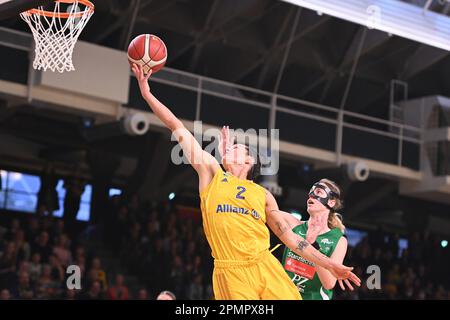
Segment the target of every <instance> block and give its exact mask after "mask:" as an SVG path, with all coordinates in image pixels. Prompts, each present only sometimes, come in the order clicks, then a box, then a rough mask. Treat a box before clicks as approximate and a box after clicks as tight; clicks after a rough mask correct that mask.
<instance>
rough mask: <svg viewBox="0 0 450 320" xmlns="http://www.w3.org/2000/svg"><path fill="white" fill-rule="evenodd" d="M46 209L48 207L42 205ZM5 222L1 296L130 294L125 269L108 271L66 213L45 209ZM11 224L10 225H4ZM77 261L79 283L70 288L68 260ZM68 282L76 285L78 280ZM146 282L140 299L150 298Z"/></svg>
mask: <svg viewBox="0 0 450 320" xmlns="http://www.w3.org/2000/svg"><path fill="white" fill-rule="evenodd" d="M42 211H44V210H42ZM3 222H4V221H3V220H2V224H1V226H0V290H1V291H0V299H1V300H8V299H68V300H69V299H83V300H91V299H129V298H131V297H130V294H129V289H128V287H127V286H126V285H125V283H124V277H123V275H121V274H110V275H107V274H106V272H105V271H104V269H103V267H102V262H101V260H100V259H99V258H98V257H96V256H95V254H94V253H92V252H88V251H87V250H86V248H85V246H83V245H81V244H80V243H79V242H78V241H77V238H78V235H77V234H71V232H67V230H66V227H65V222H64V220H62V219H58V218H53V217H49V216H45V215H43V214H39V211H38V214H37V215H33V216H28V215H27V216H24V217H22V219H16V218H15V219H12V220H10V221H9V223H3ZM5 224H6V225H5ZM69 265H77V266H78V267H79V270H78V271H79V274H80V283H79V284H80V287H79V288H75V290H71V289H68V286H67V280H68V277H70V276H71V275H72V274H75V272H72V273H66V270H67V266H69ZM69 283H71V284H73V285H76V281H70V279H69ZM148 297H149V296H148V292H147V291H146V289H145V288H142V289H141V290H139V291H138V293H137V295H136V296H135V297H132V298H135V299H148Z"/></svg>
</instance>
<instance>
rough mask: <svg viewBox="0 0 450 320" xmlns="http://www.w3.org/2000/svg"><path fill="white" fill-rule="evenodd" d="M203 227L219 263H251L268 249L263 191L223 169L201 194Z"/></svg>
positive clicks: (264, 195) (268, 238)
mask: <svg viewBox="0 0 450 320" xmlns="http://www.w3.org/2000/svg"><path fill="white" fill-rule="evenodd" d="M200 200H201V210H202V217H203V228H204V230H205V234H206V238H207V239H208V242H209V245H210V246H211V250H212V255H213V257H214V258H215V259H219V260H239V261H241V260H242V261H245V260H251V259H253V258H254V257H256V256H258V255H259V254H260V253H261V252H263V251H265V250H268V249H269V246H270V233H269V229H268V228H267V226H266V224H265V223H266V213H265V206H266V191H265V189H264V188H263V187H261V186H260V185H258V184H256V183H254V182H252V181H249V180H243V179H239V178H237V177H235V176H233V175H231V174H228V173H226V172H224V171H223V170H222V169H219V170H217V172H216V174H215V176H214V178H213V179H212V181H211V183H210V184H209V185H208V186H207V187H206V188H205V189H204V190H202V192H200Z"/></svg>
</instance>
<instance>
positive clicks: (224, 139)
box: [219, 126, 235, 158]
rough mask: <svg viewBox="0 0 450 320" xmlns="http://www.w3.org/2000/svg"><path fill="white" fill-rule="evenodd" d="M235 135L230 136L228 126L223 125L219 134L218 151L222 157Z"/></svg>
mask: <svg viewBox="0 0 450 320" xmlns="http://www.w3.org/2000/svg"><path fill="white" fill-rule="evenodd" d="M234 139H235V137H230V128H229V127H228V126H223V127H222V130H221V131H220V136H219V153H220V157H221V158H223V157H224V156H225V154H226V153H227V152H228V150H229V149H230V148H231V146H232V145H233V143H234Z"/></svg>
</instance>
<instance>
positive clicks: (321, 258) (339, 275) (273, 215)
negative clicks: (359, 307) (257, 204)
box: [266, 192, 361, 286]
mask: <svg viewBox="0 0 450 320" xmlns="http://www.w3.org/2000/svg"><path fill="white" fill-rule="evenodd" d="M266 194H267V196H266V217H267V225H268V226H269V227H270V229H271V230H272V231H273V232H274V233H275V235H276V236H277V237H278V238H279V239H280V240H281V241H282V242H283V243H284V244H285V245H286V246H287V247H288V248H289V249H291V250H292V251H294V252H295V253H296V254H298V255H300V256H302V257H304V258H305V259H307V260H309V261H311V262H313V263H315V264H316V265H319V266H321V267H323V268H325V269H327V270H329V271H330V273H331V274H332V275H333V276H334V277H336V279H338V280H339V279H340V280H347V279H348V280H350V281H351V282H353V283H354V284H355V285H357V286H360V284H361V280H360V279H359V278H358V277H357V276H356V275H355V274H354V273H353V272H351V270H353V268H350V267H346V266H344V265H342V264H340V263H337V262H335V261H333V260H332V259H330V258H328V257H327V256H325V255H324V254H322V253H320V252H319V251H318V250H316V249H315V248H314V247H313V246H311V245H310V244H309V243H308V241H306V240H305V239H303V238H302V237H300V236H298V235H297V234H295V233H294V232H292V228H291V226H290V225H289V224H288V223H287V222H286V220H285V217H284V214H283V213H282V212H280V210H279V209H278V204H277V202H276V200H275V198H274V197H273V195H272V194H271V193H270V192H267V193H266ZM345 283H346V284H347V285H348V284H349V282H348V281H345Z"/></svg>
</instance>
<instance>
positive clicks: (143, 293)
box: [138, 289, 148, 300]
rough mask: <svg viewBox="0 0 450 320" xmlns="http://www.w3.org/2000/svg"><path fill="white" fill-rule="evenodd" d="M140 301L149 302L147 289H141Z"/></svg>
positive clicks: (139, 293)
mask: <svg viewBox="0 0 450 320" xmlns="http://www.w3.org/2000/svg"><path fill="white" fill-rule="evenodd" d="M138 300H148V292H147V290H146V289H139V292H138Z"/></svg>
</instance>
